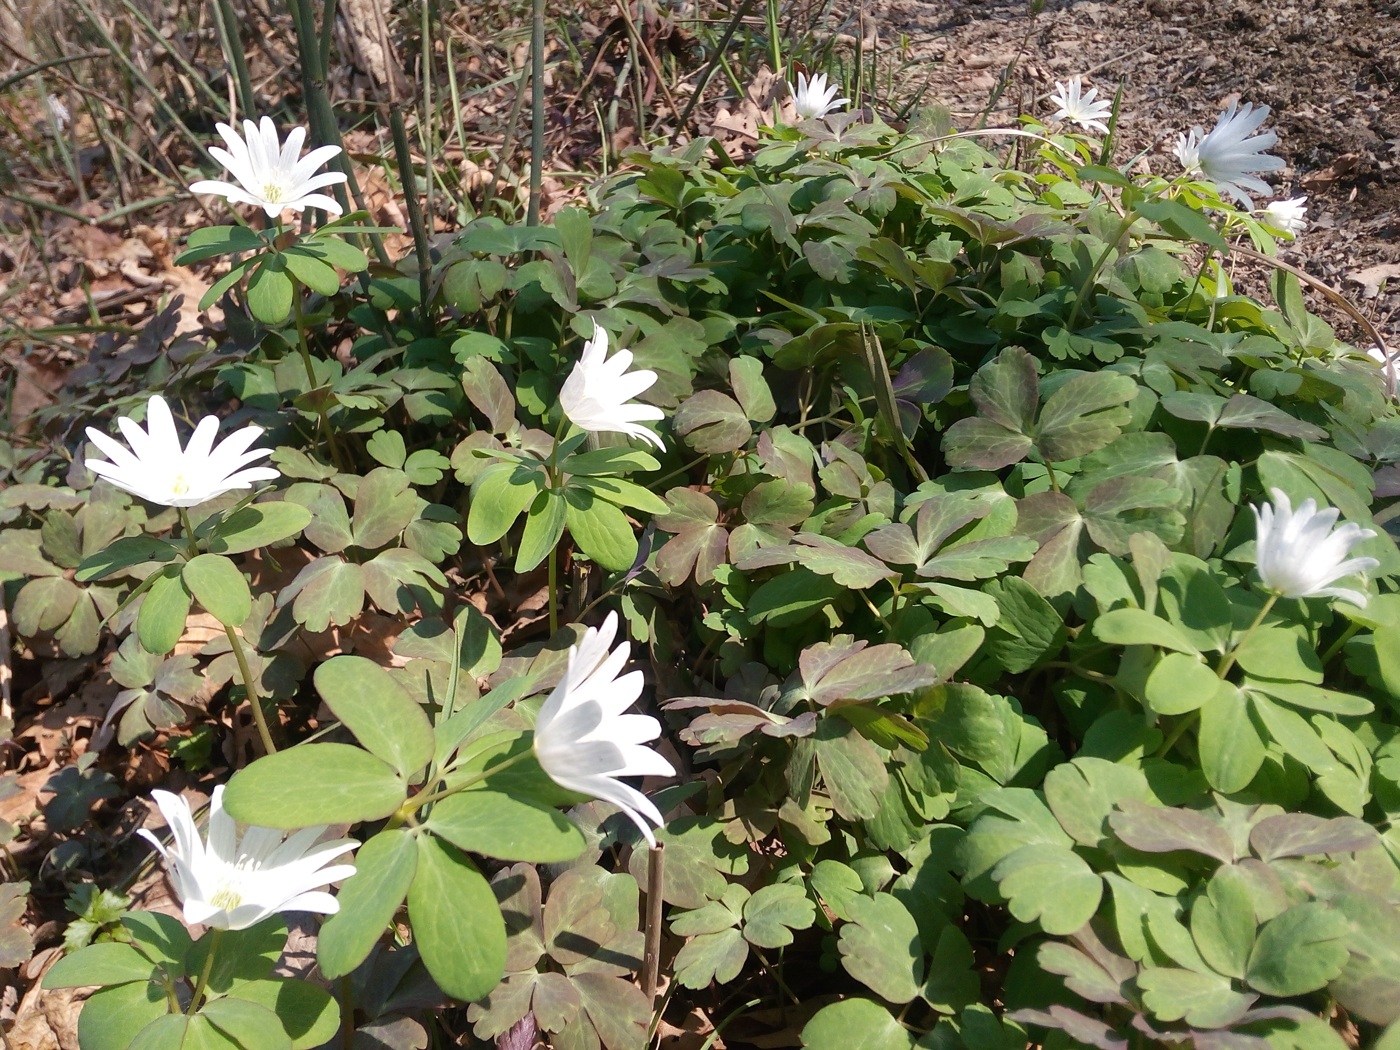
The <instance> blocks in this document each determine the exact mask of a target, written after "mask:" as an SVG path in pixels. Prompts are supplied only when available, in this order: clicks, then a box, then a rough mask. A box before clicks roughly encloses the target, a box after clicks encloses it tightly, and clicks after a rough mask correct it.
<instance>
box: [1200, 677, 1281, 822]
mask: <svg viewBox="0 0 1400 1050" xmlns="http://www.w3.org/2000/svg"><path fill="white" fill-rule="evenodd" d="M1196 739H1197V750H1198V751H1199V752H1200V761H1201V770H1202V772H1204V773H1205V775H1206V781H1207V782H1208V783H1209V784H1210V786H1211V787H1213V788H1215V790H1217V791H1222V792H1224V793H1225V794H1227V795H1228V794H1231V793H1233V792H1235V791H1242V790H1244V788H1245V787H1246V786H1248V784H1249V782H1250V781H1251V780H1253V779H1254V775H1255V774H1256V773H1258V772H1259V767H1260V766H1262V765H1263V764H1264V754H1265V747H1264V740H1263V738H1262V737H1261V736H1260V734H1259V729H1258V727H1256V726H1255V724H1254V720H1253V719H1252V718H1250V717H1249V705H1248V704H1247V703H1246V702H1245V698H1244V695H1243V694H1242V693H1241V692H1240V691H1239V690H1238V689H1236V688H1235V687H1234V686H1232V685H1230V684H1228V683H1222V684H1221V686H1220V688H1219V689H1218V690H1217V691H1216V693H1215V695H1214V696H1212V697H1211V698H1210V700H1208V701H1207V702H1206V703H1204V704H1202V705H1201V723H1200V726H1199V728H1198V729H1197V732H1196Z"/></svg>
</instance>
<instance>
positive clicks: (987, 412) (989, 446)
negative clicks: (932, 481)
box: [943, 346, 1040, 470]
mask: <svg viewBox="0 0 1400 1050" xmlns="http://www.w3.org/2000/svg"><path fill="white" fill-rule="evenodd" d="M968 394H969V396H970V397H971V398H972V402H973V404H975V405H976V406H977V410H978V414H977V415H976V416H974V417H972V418H970V419H960V420H958V421H957V422H956V423H954V424H953V425H952V426H951V427H949V428H948V430H947V431H946V432H945V433H944V435H943V453H944V455H945V456H947V458H948V463H949V465H950V466H954V467H977V468H980V469H982V470H1000V469H1001V468H1002V467H1009V466H1011V464H1013V463H1018V462H1020V461H1021V460H1022V459H1024V458H1025V455H1026V453H1027V452H1029V451H1030V450H1031V448H1032V442H1031V438H1030V434H1031V429H1032V425H1033V424H1032V420H1033V419H1034V416H1035V409H1036V405H1037V403H1038V402H1039V400H1040V392H1039V385H1038V381H1037V378H1036V370H1035V359H1034V358H1032V357H1031V355H1030V354H1029V353H1027V352H1026V351H1025V350H1024V349H1022V348H1021V347H1018V346H1017V347H1007V348H1006V349H1005V350H1003V351H1002V352H1001V354H1000V355H998V357H997V359H996V360H995V361H992V362H989V363H988V364H985V365H983V366H982V367H981V368H980V369H978V370H977V373H976V375H974V376H973V377H972V382H971V384H970V385H969V388H968Z"/></svg>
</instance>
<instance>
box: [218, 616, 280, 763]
mask: <svg viewBox="0 0 1400 1050" xmlns="http://www.w3.org/2000/svg"><path fill="white" fill-rule="evenodd" d="M224 634H226V635H228V644H229V645H230V647H232V649H233V658H234V659H235V660H237V661H238V673H239V675H240V676H242V678H243V690H244V692H246V693H247V694H248V706H250V707H251V708H252V709H253V723H254V724H255V725H256V726H257V727H258V739H259V740H261V741H262V746H263V752H264V753H265V754H269V755H274V754H276V753H277V745H276V744H274V743H273V742H272V731H271V730H270V729H269V728H268V724H267V713H266V712H265V711H263V707H262V699H261V698H260V697H259V696H258V689H257V686H256V685H254V684H253V671H252V668H250V667H249V666H248V654H247V652H245V651H244V649H243V639H241V638H239V637H238V632H237V631H235V630H234V629H233V628H232V627H230V626H229V625H228V624H224Z"/></svg>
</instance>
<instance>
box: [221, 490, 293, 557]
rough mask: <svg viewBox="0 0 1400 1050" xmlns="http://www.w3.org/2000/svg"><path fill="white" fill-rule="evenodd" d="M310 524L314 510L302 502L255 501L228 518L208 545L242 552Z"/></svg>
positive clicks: (224, 551)
mask: <svg viewBox="0 0 1400 1050" xmlns="http://www.w3.org/2000/svg"><path fill="white" fill-rule="evenodd" d="M310 524H311V512H310V511H309V510H307V509H306V508H305V507H303V506H301V505H299V504H296V503H289V502H287V501H285V500H277V501H274V502H270V503H253V504H251V505H249V506H247V507H244V508H243V509H242V510H240V511H238V512H237V513H235V514H230V515H229V516H228V517H227V518H224V519H223V521H221V522H220V523H219V524H218V525H217V526H216V527H215V528H214V531H213V532H212V533H211V534H210V536H209V539H208V543H207V544H206V546H207V547H208V548H209V550H210V551H211V552H212V553H214V554H242V553H243V552H245V551H251V550H256V549H257V548H258V547H266V546H269V545H270V544H273V543H277V542H278V541H279V540H285V539H289V538H291V537H292V536H295V535H297V534H298V533H300V532H301V530H302V529H304V528H306V526H308V525H310Z"/></svg>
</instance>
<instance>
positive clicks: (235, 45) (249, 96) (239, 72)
mask: <svg viewBox="0 0 1400 1050" xmlns="http://www.w3.org/2000/svg"><path fill="white" fill-rule="evenodd" d="M217 2H218V16H219V21H220V22H222V23H223V26H224V38H225V40H226V41H227V42H228V51H229V59H230V60H231V61H232V62H233V73H234V79H235V80H237V82H238V104H239V105H240V106H242V107H243V116H244V117H246V118H247V119H249V120H255V119H256V113H257V110H256V108H255V107H256V105H257V103H256V101H255V100H254V98H253V78H252V76H251V75H250V74H249V72H248V56H247V55H246V54H244V53H243V37H242V36H241V35H240V34H239V32H238V19H237V18H235V17H234V16H233V5H232V4H230V3H229V0H217ZM230 116H232V114H230Z"/></svg>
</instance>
